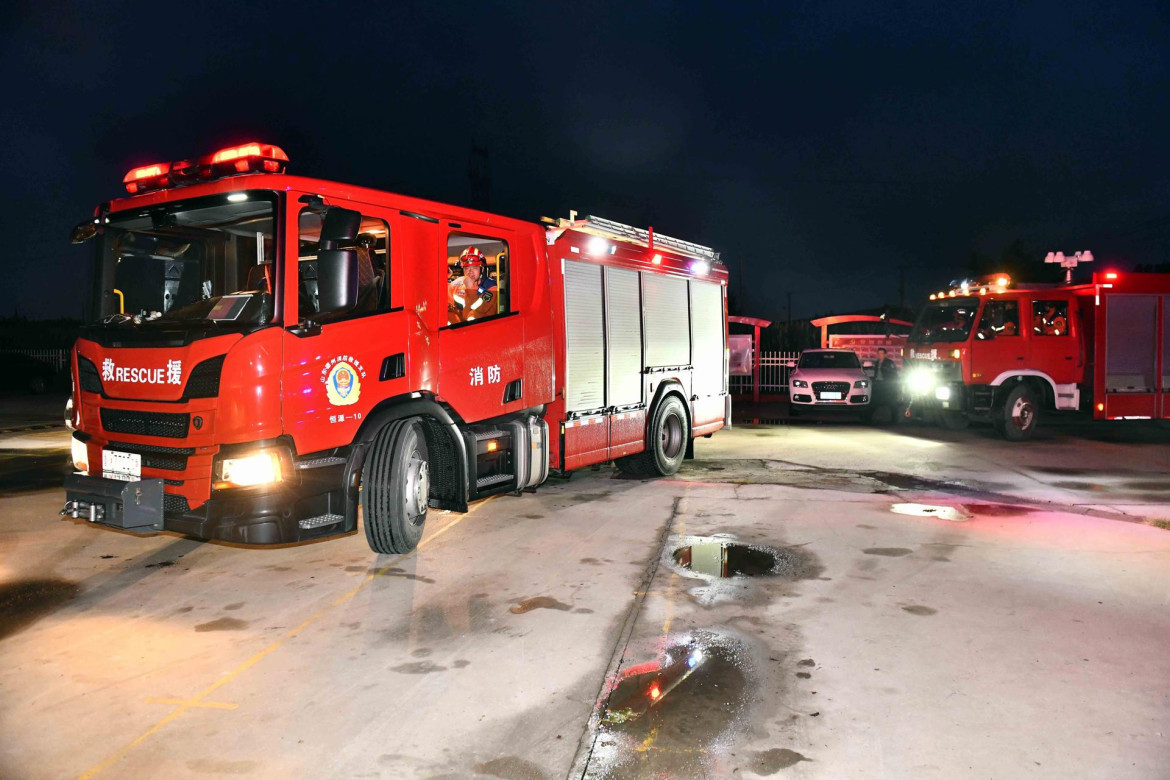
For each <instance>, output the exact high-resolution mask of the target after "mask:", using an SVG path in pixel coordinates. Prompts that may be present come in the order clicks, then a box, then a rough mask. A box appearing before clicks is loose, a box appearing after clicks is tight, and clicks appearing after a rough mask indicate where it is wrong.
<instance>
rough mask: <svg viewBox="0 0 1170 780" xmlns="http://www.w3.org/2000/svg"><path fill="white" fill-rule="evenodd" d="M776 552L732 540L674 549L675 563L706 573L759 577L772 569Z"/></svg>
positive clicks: (773, 571)
mask: <svg viewBox="0 0 1170 780" xmlns="http://www.w3.org/2000/svg"><path fill="white" fill-rule="evenodd" d="M778 555H779V554H778V553H777V551H776V550H773V549H770V548H768V547H758V546H754V545H752V546H749V545H746V544H736V543H734V542H707V543H705V544H692V545H689V546H687V547H680V548H679V549H677V550H675V551H674V553H673V555H672V556H671V557H673V558H674V562H675V564H676V565H678V566H680V567H682V568H684V569H688V570H690V571H695V572H698V573H699V574H706V575H708V576H710V577H761V576H765V575H769V574H774V573H776V567H777V561H778Z"/></svg>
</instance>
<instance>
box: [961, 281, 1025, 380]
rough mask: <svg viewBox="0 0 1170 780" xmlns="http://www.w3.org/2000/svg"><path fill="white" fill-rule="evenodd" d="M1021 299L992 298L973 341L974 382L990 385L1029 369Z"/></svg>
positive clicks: (985, 305) (972, 365)
mask: <svg viewBox="0 0 1170 780" xmlns="http://www.w3.org/2000/svg"><path fill="white" fill-rule="evenodd" d="M1020 325H1021V323H1020V301H1019V299H1018V298H1002V299H997V298H991V299H989V300H987V301H986V302H985V303H984V305H983V314H982V315H981V316H980V318H979V323H978V325H977V327H976V328H975V334H974V336H973V337H972V339H971V342H970V344H971V382H972V384H976V385H986V384H990V383H991V382H993V381H994V380H995V378H996V377H997V376H999V375H1000V374H1002V373H1004V372H1005V371H1012V370H1015V369H1019V368H1024V367H1025V366H1026V365H1027V357H1028V337H1027V336H1026V335H1025V334H1024V332H1023V330H1022V328H1021V327H1020Z"/></svg>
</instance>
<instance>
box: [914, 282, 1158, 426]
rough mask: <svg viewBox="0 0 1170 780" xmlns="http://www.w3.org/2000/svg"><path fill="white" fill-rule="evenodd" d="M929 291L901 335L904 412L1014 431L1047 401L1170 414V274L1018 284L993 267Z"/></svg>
mask: <svg viewBox="0 0 1170 780" xmlns="http://www.w3.org/2000/svg"><path fill="white" fill-rule="evenodd" d="M930 298H931V302H930V303H929V304H927V306H926V307H925V308H924V309H923V311H922V313H921V314H920V315H919V317H918V321H917V322H916V324H915V325H914V328H913V330H912V331H911V332H910V336H909V338H908V340H907V353H906V357H907V360H906V367H907V370H906V372H905V374H904V379H903V381H904V383H905V390H906V392H907V395H908V397H909V398H910V403H909V407H908V408H907V410H906V414H907V416H911V415H918V416H924V417H928V418H931V419H933V420H935V421H937V422H938V423H939V424H941V425H943V426H945V427H949V428H961V427H965V426H966V425H967V424H968V423H969V422H971V421H982V422H991V423H992V424H993V425H995V427H996V429H997V430H999V431H1000V433H1001V434H1002V435H1003V436H1004V437H1005V438H1007V439H1009V440H1013V441H1019V440H1023V439H1027V438H1030V437H1031V436H1032V434H1033V433H1034V432H1035V430H1036V425H1037V423H1038V421H1039V419H1040V414H1041V411H1042V410H1052V411H1076V410H1078V409H1092V411H1093V415H1094V417H1095V418H1097V419H1168V418H1170V377H1168V376H1167V372H1168V366H1170V330H1168V324H1167V323H1168V320H1167V315H1168V314H1170V274H1140V273H1133V274H1129V273H1119V272H1113V271H1109V272H1104V273H1095V274H1093V278H1092V281H1091V282H1089V283H1084V284H1021V285H1014V284H1012V281H1011V279H1010V278H1009V277H1008V276H1007V275H1005V274H999V275H994V276H991V277H986V278H983V279H977V280H964V281H961V282H956V283H953V284H952V286H951V289H950V290H946V291H943V292H939V293H937V294H934V295H931V296H930Z"/></svg>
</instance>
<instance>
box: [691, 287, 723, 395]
mask: <svg viewBox="0 0 1170 780" xmlns="http://www.w3.org/2000/svg"><path fill="white" fill-rule="evenodd" d="M690 284H691V335H692V339H693V347H692V352H691V354H692V355H693V357H692V360H693V361H694V366H695V373H694V379H693V380H692V384H691V391H692V392H693V393H694V394H695V395H698V396H706V395H718V394H720V393H722V392H723V290H722V289H720V286H719V285H718V284H716V283H714V282H700V281H697V280H692V281H691V283H690Z"/></svg>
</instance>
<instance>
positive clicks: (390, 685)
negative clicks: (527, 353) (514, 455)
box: [0, 420, 1170, 778]
mask: <svg viewBox="0 0 1170 780" xmlns="http://www.w3.org/2000/svg"><path fill="white" fill-rule="evenodd" d="M1042 434H1043V435H1042V436H1041V438H1039V439H1038V440H1037V441H1034V442H1029V443H1025V444H1022V445H1007V444H1004V443H1002V442H1000V441H999V440H997V439H995V438H993V437H992V436H991V435H990V433H989V432H984V431H982V430H980V429H971V430H968V431H962V432H946V431H938V430H934V429H929V428H923V427H918V426H908V427H898V428H886V429H883V428H868V427H863V426H859V425H856V424H853V423H851V422H848V421H836V420H825V421H817V420H811V421H806V420H802V421H800V423H799V424H792V425H788V424H782V425H771V426H765V425H743V426H737V427H736V429H735V430H733V431H729V432H721V433H719V434H716V435H715V437H713V438H712V439H710V440H700V441H699V442H698V443H697V446H696V456H697V457H696V460H695V461H693V462H690V463H687V464H686V465H685V466H684V468H683V470H682V471H681V472H680V474H679V475H678V476H677V477H676V478H673V479H668V480H656V481H640V480H628V479H623V478H621V476H620V475H619V474H618V473H616V472H615V471H613V470H612V469H611V468H608V467H606V468H601V469H598V470H585V471H583V472H579V473H577V474H575V475H574V476H573V477H572V479H570V480H569V481H567V482H566V481H553V482H550V483H549V484H547V485H546V486H544V487H542V488H541V489H540V490H539V492H537V493H536V494H534V495H524V496H523V497H511V496H507V497H499V498H495V499H490V500H488V501H486V502H482V503H480V504H478V505H476V506H474V507H473V511H472V512H471V513H469V514H467V515H451V514H442V513H435V514H433V515H432V516H431V518H430V519H429V520H428V525H427V533H426V536H425V537H424V541H423V543H422V545H421V546H420V548H419V550H418V551H416V552H415V553H413V554H411V555H408V556H378V555H375V554H373V553H372V552H370V550H369V548H368V547H367V545H366V543H365V539H364V536H362V535H361V534H360V533H359V534H357V535H351V536H349V537H345V538H342V539H337V540H332V541H327V542H322V543H315V544H309V545H303V546H295V547H286V548H281V549H244V548H236V547H229V546H225V545H219V544H211V543H203V542H198V541H194V540H188V539H184V538H181V537H178V536H174V535H170V534H163V535H158V536H154V537H135V536H130V535H127V534H121V533H117V532H113V531H110V530H108V529H103V528H95V527H88V526H86V525H85V524H83V523H80V522H75V521H71V520H64V519H59V518H57V516H56V511H57V509H58V507H59V506H60V504H61V501H62V500H63V497H62V493H61V491H60V489H59V488H55V487H46V486H47V485H49V484H51V480H52V479H59V476H60V472H61V470H62V468H63V460H64V458H65V456H66V454H67V446H68V438H67V435H66V434H65V432H64V430H63V429H57V430H52V431H25V432H22V433H10V434H4V435H0V455H2V457H0V606H2V607H3V609H2V611H0V777H4V778H25V777H27V778H41V777H46V778H49V777H53V778H56V777H68V776H74V777H119V778H121V777H129V778H138V777H143V778H145V777H156V776H171V777H203V776H207V775H222V774H232V775H243V776H252V777H289V776H291V777H386V778H398V777H420V778H437V777H449V778H455V777H507V778H544V777H569V776H571V777H582V776H586V777H646V776H655V777H660V776H661V777H712V778H722V777H733V776H734V777H763V776H776V777H780V776H791V777H804V778H839V777H866V778H869V777H891V778H895V777H896V778H900V777H916V778H917V777H923V778H934V777H937V778H955V777H972V778H975V777H980V778H982V777H1018V776H1028V777H1062V778H1063V777H1070V776H1072V777H1126V778H1164V777H1166V776H1167V769H1166V768H1167V767H1170V735H1168V734H1167V731H1170V653H1167V652H1166V647H1167V646H1168V645H1170V609H1167V607H1168V606H1170V566H1168V565H1167V564H1168V563H1170V531H1167V530H1164V529H1163V528H1161V527H1159V526H1158V525H1156V524H1155V523H1157V522H1158V519H1159V518H1164V517H1166V512H1165V499H1166V497H1167V495H1170V478H1168V477H1167V476H1166V474H1167V472H1168V470H1170V447H1167V446H1166V445H1167V439H1166V435H1165V433H1164V432H1159V431H1153V432H1151V431H1146V430H1143V429H1135V428H1126V429H1122V428H1113V427H1108V426H1107V427H1104V428H1101V427H1092V426H1081V425H1079V424H1073V425H1068V426H1064V427H1059V426H1058V427H1056V428H1053V429H1050V430H1046V431H1042ZM712 543H716V544H723V543H739V544H742V545H744V546H746V547H748V548H749V550H748V552H749V553H750V555H752V556H756V557H753V558H751V560H750V561H749V562H748V563H746V564H743V565H744V566H746V568H747V569H749V570H751V569H752V568H753V566H754V565H755V563H758V556H760V555H763V556H765V558H766V561H767V564H766V565H765V566H764V567H763V569H765V570H767V571H768V573H767V574H766V575H764V576H739V577H732V578H721V577H718V576H713V575H712V574H706V573H700V572H698V571H696V570H695V569H697V568H699V567H700V560H707V561H710V560H712V558H711V557H710V554H709V553H710V549H709V548H707V547H704V546H703V545H707V544H712ZM685 548H691V549H690V550H689V551H686V552H679V553H678V554H677V556H676V551H681V550H684V549H685ZM688 560H689V561H691V566H692V567H693V568H692V569H688V568H686V567H685V565H684V564H685V563H686V562H687V561H688ZM713 560H716V561H718V560H719V558H718V556H716V558H715V559H713ZM737 561H740V559H739V558H736V553H735V550H734V548H733V550H732V552H731V553H729V554H728V558H727V565H728V566H730V567H733V568H734V566H736V565H739V564H737V563H736V562H737ZM740 563H742V561H740ZM749 564H751V565H749ZM754 568H755V570H756V571H759V570H760V567H759V566H754Z"/></svg>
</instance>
